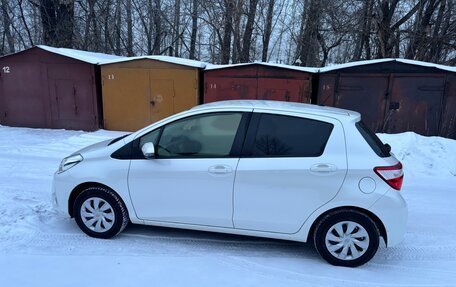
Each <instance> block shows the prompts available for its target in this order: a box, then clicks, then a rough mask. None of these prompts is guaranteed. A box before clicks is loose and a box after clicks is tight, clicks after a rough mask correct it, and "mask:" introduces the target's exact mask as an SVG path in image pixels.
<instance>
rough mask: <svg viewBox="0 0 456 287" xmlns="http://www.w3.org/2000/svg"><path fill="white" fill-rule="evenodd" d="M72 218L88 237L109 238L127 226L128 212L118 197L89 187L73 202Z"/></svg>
mask: <svg viewBox="0 0 456 287" xmlns="http://www.w3.org/2000/svg"><path fill="white" fill-rule="evenodd" d="M73 210H74V214H73V216H74V218H75V220H76V223H77V224H78V226H79V228H80V229H81V230H82V231H83V232H84V233H86V234H87V235H89V236H92V237H96V238H105V239H106V238H111V237H113V236H115V235H117V234H119V233H120V232H122V230H124V229H125V227H126V226H127V224H128V222H129V219H128V212H127V209H126V207H125V205H124V204H123V202H122V200H121V199H120V197H119V196H118V195H117V194H116V193H115V192H113V191H112V190H110V189H108V188H105V187H90V188H87V189H85V190H84V191H83V192H82V193H81V194H79V195H78V197H77V198H76V200H75V202H74V208H73Z"/></svg>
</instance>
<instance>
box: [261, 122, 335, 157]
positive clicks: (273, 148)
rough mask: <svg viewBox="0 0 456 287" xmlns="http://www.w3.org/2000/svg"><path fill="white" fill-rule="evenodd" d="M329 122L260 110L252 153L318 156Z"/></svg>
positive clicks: (323, 147) (326, 135) (328, 134)
mask: <svg viewBox="0 0 456 287" xmlns="http://www.w3.org/2000/svg"><path fill="white" fill-rule="evenodd" d="M332 129H333V125H332V124H331V123H327V122H322V121H317V120H311V119H304V118H299V117H291V116H283V115H272V114H262V115H261V118H260V121H259V124H258V129H257V133H256V136H255V141H254V145H253V148H252V156H254V157H318V156H320V155H322V154H323V151H324V149H325V146H326V143H327V142H328V139H329V136H330V135H331V131H332Z"/></svg>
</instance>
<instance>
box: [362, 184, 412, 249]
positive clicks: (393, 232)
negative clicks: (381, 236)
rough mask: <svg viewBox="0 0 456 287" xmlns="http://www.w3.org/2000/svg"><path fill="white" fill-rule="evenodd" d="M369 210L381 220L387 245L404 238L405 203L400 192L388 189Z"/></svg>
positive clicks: (392, 244)
mask: <svg viewBox="0 0 456 287" xmlns="http://www.w3.org/2000/svg"><path fill="white" fill-rule="evenodd" d="M369 210H370V211H371V212H373V213H374V214H375V215H377V216H378V217H379V218H380V220H381V221H382V222H383V225H384V226H385V229H386V234H387V242H386V244H387V246H388V247H390V246H394V245H397V244H399V243H400V242H401V241H402V240H403V238H404V234H405V231H406V227H407V217H408V209H407V203H406V202H405V200H404V198H403V197H402V195H401V194H400V192H399V191H396V190H393V189H390V190H389V191H388V192H387V193H386V194H385V195H384V196H382V197H381V198H380V199H379V200H377V201H376V202H375V203H374V204H373V205H372V206H371V208H369Z"/></svg>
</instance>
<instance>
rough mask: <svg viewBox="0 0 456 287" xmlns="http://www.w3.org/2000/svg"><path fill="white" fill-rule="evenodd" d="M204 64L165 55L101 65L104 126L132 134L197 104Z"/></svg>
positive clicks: (134, 58) (199, 99)
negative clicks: (131, 132)
mask: <svg viewBox="0 0 456 287" xmlns="http://www.w3.org/2000/svg"><path fill="white" fill-rule="evenodd" d="M205 67H206V63H203V62H199V61H194V60H187V59H181V58H176V57H169V56H144V57H132V58H125V59H120V60H114V61H109V62H105V63H104V64H102V65H101V75H102V95H103V96H102V98H103V113H104V127H105V128H106V129H109V130H122V131H134V130H137V129H140V128H142V127H144V126H147V125H149V124H151V123H153V122H156V121H159V120H161V119H163V118H165V117H167V116H170V115H172V114H175V113H178V112H181V111H184V110H187V109H189V108H191V107H193V106H196V105H198V104H199V103H200V102H201V96H202V95H201V89H200V86H201V85H200V81H201V80H202V78H201V71H202V69H204V68H205Z"/></svg>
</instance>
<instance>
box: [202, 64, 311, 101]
mask: <svg viewBox="0 0 456 287" xmlns="http://www.w3.org/2000/svg"><path fill="white" fill-rule="evenodd" d="M311 92H312V74H311V73H307V72H302V71H296V70H292V69H286V68H282V67H280V68H279V67H274V66H267V65H263V64H261V63H254V64H247V65H233V66H228V67H225V68H218V69H212V70H206V71H204V102H205V103H210V102H215V101H221V100H236V99H262V100H278V101H291V102H302V103H310V102H311Z"/></svg>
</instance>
